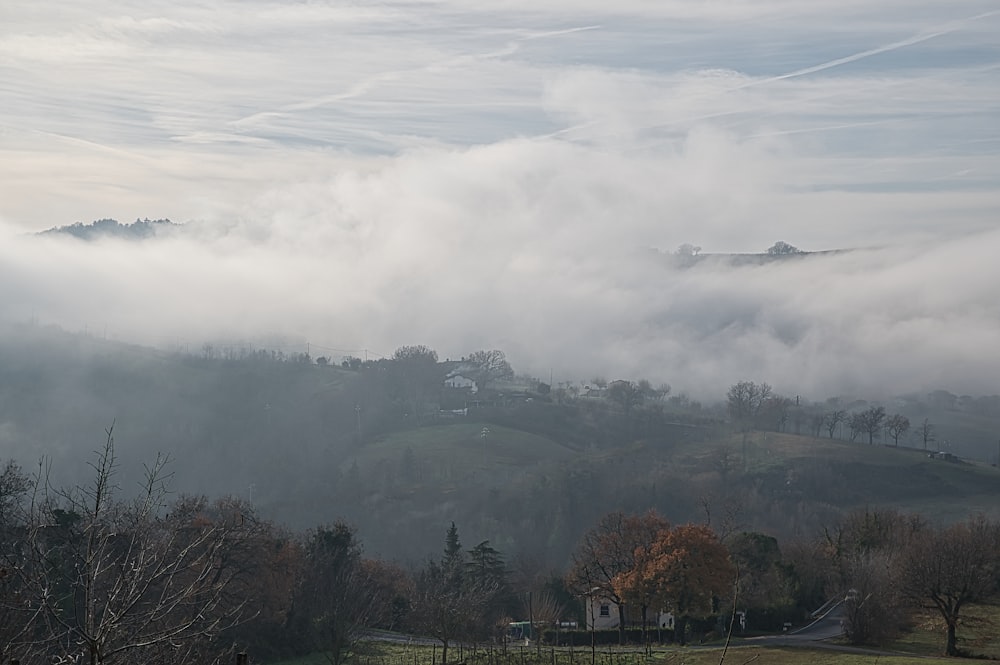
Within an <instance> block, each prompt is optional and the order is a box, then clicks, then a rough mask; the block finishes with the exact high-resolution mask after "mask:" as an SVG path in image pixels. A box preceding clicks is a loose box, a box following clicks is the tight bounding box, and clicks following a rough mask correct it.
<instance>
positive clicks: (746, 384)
mask: <svg viewBox="0 0 1000 665" xmlns="http://www.w3.org/2000/svg"><path fill="white" fill-rule="evenodd" d="M770 397H771V386H769V385H768V384H766V383H754V382H753V381H739V382H738V383H735V384H733V385H732V386H730V388H729V391H728V392H727V393H726V405H727V408H728V409H729V415H730V417H731V418H732V419H733V420H734V421H737V422H739V423H742V424H744V425H746V424H749V423H750V421H752V420H753V419H755V418H756V417H757V416H758V415H759V414H760V411H761V408H762V407H763V406H764V404H765V402H766V401H767V400H768V399H769V398H770Z"/></svg>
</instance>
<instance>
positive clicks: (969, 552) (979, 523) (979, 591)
mask: <svg viewBox="0 0 1000 665" xmlns="http://www.w3.org/2000/svg"><path fill="white" fill-rule="evenodd" d="M998 549H1000V527H998V525H997V524H995V523H992V522H990V521H988V520H987V519H986V518H984V517H976V518H973V519H970V520H968V521H966V522H963V523H960V524H955V525H952V526H950V527H946V528H943V529H941V530H938V531H930V532H929V533H927V534H925V535H924V536H923V537H921V538H918V539H915V540H914V542H913V544H912V546H911V547H910V548H909V550H908V552H907V557H906V560H905V563H904V568H903V572H904V578H903V586H902V589H903V592H904V593H905V594H906V595H907V596H908V597H910V598H911V599H912V600H914V601H916V602H917V603H919V604H920V605H921V606H923V607H925V608H928V609H933V610H936V611H937V612H938V613H939V614H940V615H941V618H943V619H944V622H945V626H946V636H945V654H947V655H949V656H957V655H959V650H958V636H957V629H958V625H959V618H960V616H961V611H962V608H964V607H965V605H967V604H968V603H972V602H975V601H977V600H980V599H982V598H984V597H986V596H987V595H988V594H990V593H993V592H994V591H995V590H996V586H997V574H998V572H1000V559H998V554H997V552H998Z"/></svg>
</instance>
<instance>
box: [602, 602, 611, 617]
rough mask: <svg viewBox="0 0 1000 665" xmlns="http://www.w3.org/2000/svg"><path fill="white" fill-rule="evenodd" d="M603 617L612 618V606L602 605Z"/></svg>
mask: <svg viewBox="0 0 1000 665" xmlns="http://www.w3.org/2000/svg"><path fill="white" fill-rule="evenodd" d="M601 616H602V617H609V616H611V606H610V605H607V604H605V605H601Z"/></svg>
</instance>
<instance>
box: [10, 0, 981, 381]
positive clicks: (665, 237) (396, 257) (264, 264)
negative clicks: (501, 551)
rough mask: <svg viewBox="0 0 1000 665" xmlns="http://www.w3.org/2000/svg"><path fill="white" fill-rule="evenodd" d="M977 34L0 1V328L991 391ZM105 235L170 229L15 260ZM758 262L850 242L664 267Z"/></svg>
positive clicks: (656, 375) (916, 8)
mask: <svg viewBox="0 0 1000 665" xmlns="http://www.w3.org/2000/svg"><path fill="white" fill-rule="evenodd" d="M998 36H1000V7H998V6H997V4H996V2H995V0H991V1H989V2H986V1H980V0H947V1H943V0H934V1H930V0H905V1H904V0H884V1H883V2H878V3H872V2H867V1H866V2H861V1H860V0H838V1H836V2H833V1H830V0H809V1H806V0H753V1H751V0H697V1H696V0H656V1H653V0H619V1H618V2H614V3H608V2H595V1H593V0H574V1H573V2H570V1H568V0H547V1H546V2H537V1H535V2H526V1H524V0H508V1H505V2H495V1H494V2H487V1H484V0H463V1H461V2H458V1H457V0H456V1H449V0H441V1H437V2H433V1H426V0H411V1H409V2H361V1H354V2H346V1H345V2H322V1H312V2H291V1H287V0H281V1H279V0H241V1H240V2H234V1H213V2H209V1H207V0H172V1H171V2H164V1H161V0H146V1H144V2H141V3H140V2H137V1H133V0H121V1H109V0H88V1H85V2H78V3H63V5H61V6H60V8H59V10H58V11H53V10H52V9H51V7H48V6H46V5H45V4H44V3H37V2H28V1H27V0H5V1H4V2H3V3H2V4H0V320H10V321H24V320H35V321H40V322H43V323H52V324H56V325H60V326H63V327H65V328H67V329H69V330H80V331H87V332H89V333H92V334H102V335H107V336H109V337H113V338H115V339H122V340H126V341H136V342H140V343H147V344H155V345H159V346H171V345H174V346H177V345H180V346H186V347H189V348H190V347H194V348H197V347H198V346H199V345H200V344H202V343H204V342H205V341H213V340H214V341H223V342H225V341H227V340H254V339H256V340H260V339H264V338H270V339H276V338H280V339H283V340H286V341H288V343H289V344H293V345H303V344H304V343H305V342H308V343H309V345H310V347H309V348H310V350H311V351H312V352H313V355H314V356H315V355H320V354H321V353H325V354H327V355H329V356H331V357H333V358H334V359H337V358H339V357H340V356H341V355H343V354H345V353H347V352H351V353H353V354H354V355H359V354H360V353H365V352H367V353H370V354H371V355H380V354H391V353H392V351H393V349H394V348H396V347H398V346H400V345H403V344H426V345H428V346H431V347H432V348H435V349H437V350H438V353H439V355H440V356H441V357H442V358H444V357H452V358H454V357H459V356H461V355H463V354H467V353H469V352H471V351H474V350H476V349H480V348H501V349H503V350H505V351H506V352H507V355H508V357H509V358H510V360H511V362H512V364H513V365H514V367H515V369H517V370H521V371H524V372H529V373H533V374H535V375H536V376H541V377H549V376H551V377H552V378H553V380H554V381H555V382H557V383H558V382H559V381H562V380H587V379H589V378H593V377H595V376H602V377H604V378H607V379H615V378H630V379H638V378H648V379H650V380H651V381H653V382H654V383H661V382H666V383H670V384H671V385H672V386H674V387H675V390H687V391H690V392H691V393H692V394H694V395H703V396H710V395H721V394H722V393H723V392H724V390H725V387H726V386H727V385H729V384H731V383H734V382H735V381H738V380H743V379H748V380H758V381H768V382H770V383H772V384H773V385H775V387H776V388H778V389H779V390H782V391H784V392H787V393H796V392H800V391H801V392H805V393H806V394H807V395H810V396H815V397H817V398H818V397H825V396H831V395H835V394H839V393H842V392H844V393H846V392H852V393H862V394H871V395H882V394H900V393H907V392H912V391H919V390H923V389H930V388H945V389H950V390H953V391H954V392H957V393H963V392H966V393H970V394H992V393H996V392H1000V388H998V386H997V384H998V383H1000V381H998V379H997V378H996V377H998V376H1000V354H998V353H997V352H996V349H997V348H1000V301H998V299H997V298H996V295H995V287H996V285H997V284H1000V268H998V265H1000V262H997V261H996V258H995V257H996V253H997V250H998V249H1000V223H998V220H1000V39H998ZM102 218H114V219H118V220H120V221H122V222H128V221H131V220H134V219H136V218H151V219H157V218H169V219H171V220H173V221H174V222H178V223H183V224H184V225H185V227H184V232H183V233H179V234H171V235H170V236H169V237H161V238H157V239H155V240H152V241H148V242H145V243H142V244H141V245H136V244H128V243H123V242H120V241H105V242H100V243H96V244H89V245H88V244H83V243H80V242H75V241H68V240H61V241H60V240H55V239H52V238H49V237H46V238H38V237H34V236H33V235H32V234H33V233H34V232H36V231H39V230H42V229H45V228H49V227H53V226H61V225H66V224H72V223H74V222H84V223H87V222H90V221H93V220H96V219H102ZM778 240H783V241H786V242H789V243H791V244H792V245H795V246H797V247H799V248H801V249H803V250H829V249H853V250H855V251H852V252H847V253H841V254H833V255H822V256H818V257H813V258H810V259H809V261H792V262H781V263H779V264H768V265H765V266H738V267H734V266H731V265H727V264H726V263H725V262H718V261H706V262H703V263H701V264H699V265H698V266H697V267H696V268H691V269H678V268H677V267H676V266H672V265H671V264H670V263H669V262H667V261H663V260H661V259H660V257H661V256H662V255H664V254H669V253H670V252H672V251H674V250H675V249H676V248H677V247H678V246H679V245H681V244H682V243H692V244H694V245H697V246H699V247H701V248H702V252H703V253H706V254H716V253H740V252H762V251H765V250H766V249H767V248H768V247H770V246H771V245H772V244H773V243H774V242H776V241H778ZM654 250H655V252H659V255H657V254H656V253H655V252H654Z"/></svg>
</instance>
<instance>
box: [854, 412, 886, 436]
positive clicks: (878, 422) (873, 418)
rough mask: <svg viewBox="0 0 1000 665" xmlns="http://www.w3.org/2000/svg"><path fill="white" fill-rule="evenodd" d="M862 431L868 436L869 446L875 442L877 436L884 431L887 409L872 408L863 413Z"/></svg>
mask: <svg viewBox="0 0 1000 665" xmlns="http://www.w3.org/2000/svg"><path fill="white" fill-rule="evenodd" d="M860 416H861V431H863V432H864V433H866V434H867V435H868V444H869V445H871V444H873V443H874V442H875V435H876V434H879V433H880V432H881V431H882V423H884V422H885V407H882V406H872V407H869V408H867V409H865V410H864V411H862V412H861V414H860Z"/></svg>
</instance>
